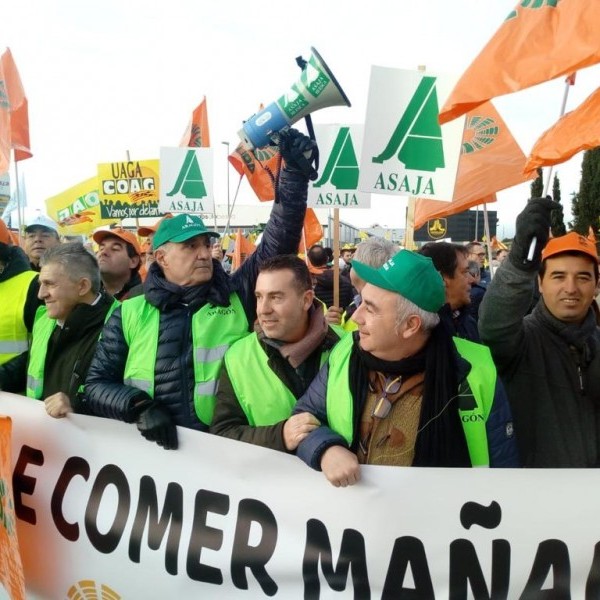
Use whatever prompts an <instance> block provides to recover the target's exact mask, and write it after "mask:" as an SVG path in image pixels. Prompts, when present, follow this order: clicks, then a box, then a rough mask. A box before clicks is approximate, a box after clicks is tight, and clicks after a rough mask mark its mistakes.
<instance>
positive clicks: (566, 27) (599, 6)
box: [439, 0, 600, 123]
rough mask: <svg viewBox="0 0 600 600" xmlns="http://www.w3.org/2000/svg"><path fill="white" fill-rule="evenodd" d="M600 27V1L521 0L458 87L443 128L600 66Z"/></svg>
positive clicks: (449, 102)
mask: <svg viewBox="0 0 600 600" xmlns="http://www.w3.org/2000/svg"><path fill="white" fill-rule="evenodd" d="M599 23H600V2H597V1H596V0H593V1H590V0H560V1H558V0H536V1H535V2H531V1H529V0H527V1H523V0H521V2H519V4H518V5H517V6H516V8H515V9H514V10H512V11H511V12H510V14H509V15H508V16H507V18H506V20H505V21H504V23H503V24H502V25H501V26H500V29H498V31H497V32H496V34H495V35H494V37H493V38H492V39H491V40H490V41H489V42H488V43H487V45H486V46H485V47H484V49H483V50H482V51H481V53H480V54H479V56H477V58H476V59H475V60H474V61H473V62H472V63H471V65H470V66H469V68H468V69H467V70H466V71H465V72H464V74H463V75H462V77H461V78H460V80H459V81H458V83H457V84H456V87H455V88H454V90H453V91H452V93H451V94H450V96H449V98H448V100H447V101H446V103H445V104H444V106H443V108H442V110H441V111H440V118H439V120H440V123H446V122H448V121H451V120H452V119H456V118H457V117H460V116H461V115H464V114H465V113H466V112H469V111H470V110H472V109H473V108H476V107H477V106H479V105H480V104H482V103H483V102H485V101H486V100H490V99H491V98H495V97H497V96H502V95H504V94H510V93H511V92H516V91H518V90H522V89H525V88H528V87H530V86H532V85H536V84H538V83H542V82H543V81H549V80H550V79H554V78H555V77H559V76H561V75H569V74H570V73H572V72H573V71H577V70H579V69H581V68H583V67H587V66H590V65H593V64H596V63H597V62H599V61H600V36H599V35H598V27H597V25H598V24H599Z"/></svg>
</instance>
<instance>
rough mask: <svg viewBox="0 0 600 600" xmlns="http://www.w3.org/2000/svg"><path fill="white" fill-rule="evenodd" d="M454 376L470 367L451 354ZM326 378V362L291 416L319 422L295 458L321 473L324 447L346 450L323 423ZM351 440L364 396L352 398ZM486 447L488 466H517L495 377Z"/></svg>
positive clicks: (509, 422) (509, 417)
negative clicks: (306, 415)
mask: <svg viewBox="0 0 600 600" xmlns="http://www.w3.org/2000/svg"><path fill="white" fill-rule="evenodd" d="M454 360H455V361H456V368H457V375H458V381H459V383H460V382H462V381H463V380H464V379H465V378H466V376H467V374H468V372H469V368H470V365H469V363H468V362H467V361H466V360H464V359H463V358H462V357H460V356H459V355H458V353H455V356H454ZM328 376H329V363H326V364H325V365H323V367H322V369H321V370H320V371H319V374H318V375H317V377H316V378H315V379H314V380H313V382H312V384H311V385H310V387H309V388H308V390H307V391H306V393H305V394H304V395H303V396H302V397H301V398H300V399H299V400H298V402H297V403H296V406H295V408H294V414H297V413H301V412H309V413H311V414H312V415H314V416H315V417H316V418H317V419H319V421H320V422H321V427H318V428H317V429H315V430H313V431H312V432H311V433H309V434H308V436H307V437H306V438H304V440H303V441H302V442H300V444H299V446H298V449H297V451H296V453H297V455H298V456H299V457H300V458H301V459H302V460H303V461H304V462H305V463H306V464H307V465H309V466H310V467H312V468H313V469H316V470H318V471H320V470H321V458H322V456H323V453H324V452H325V450H327V448H329V447H331V446H336V445H337V446H344V447H345V448H348V444H347V443H346V441H345V439H344V438H343V437H342V436H341V435H339V434H338V433H336V432H335V431H333V430H332V429H330V428H329V424H328V420H327V401H326V397H327V379H328ZM353 400H354V411H353V414H354V416H355V422H354V438H353V440H352V444H351V448H353V447H355V446H356V445H357V441H358V440H357V435H358V426H359V419H360V415H361V414H362V410H363V407H364V404H365V402H366V397H364V398H354V399H353ZM486 431H487V438H488V448H489V454H490V466H491V467H520V466H521V464H520V461H519V455H518V450H517V444H516V439H515V435H514V432H513V427H512V414H511V411H510V406H509V404H508V399H507V397H506V393H505V391H504V387H503V385H502V382H501V381H500V379H499V378H497V379H496V393H495V396H494V403H493V406H492V410H491V412H490V415H489V417H488V420H487V422H486Z"/></svg>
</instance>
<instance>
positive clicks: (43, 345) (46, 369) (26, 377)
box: [0, 242, 114, 417]
mask: <svg viewBox="0 0 600 600" xmlns="http://www.w3.org/2000/svg"><path fill="white" fill-rule="evenodd" d="M40 267H41V271H40V289H39V297H40V299H41V300H43V301H44V303H45V305H44V306H40V307H39V308H38V310H37V314H36V317H35V324H34V327H33V336H32V342H31V348H30V350H29V352H25V353H23V354H21V355H19V356H17V357H15V358H13V359H12V360H11V361H9V362H7V363H5V364H4V365H2V366H0V385H1V386H2V389H4V390H6V391H9V392H19V391H21V390H22V389H23V388H24V387H25V382H27V396H29V397H30V398H35V399H37V400H44V403H45V405H46V411H47V412H48V414H49V415H51V416H53V417H64V416H65V415H66V414H67V413H70V412H79V403H78V401H79V396H78V392H79V388H80V386H81V385H82V384H83V382H84V381H85V377H86V374H87V370H88V368H89V365H90V362H91V360H92V356H93V354H94V348H95V347H96V342H97V341H98V336H99V335H100V332H101V331H102V327H103V325H104V321H105V319H106V316H107V314H108V312H109V311H110V309H111V307H112V306H113V302H114V300H113V298H112V296H110V295H108V294H106V293H105V292H101V291H100V271H99V270H98V263H97V262H96V259H95V258H94V257H93V255H92V254H90V253H89V252H88V251H87V250H85V248H84V247H83V246H82V245H81V244H80V243H77V242H73V243H70V244H61V245H59V246H55V247H54V248H51V249H49V250H47V251H46V252H45V254H44V255H43V256H42V257H41V260H40Z"/></svg>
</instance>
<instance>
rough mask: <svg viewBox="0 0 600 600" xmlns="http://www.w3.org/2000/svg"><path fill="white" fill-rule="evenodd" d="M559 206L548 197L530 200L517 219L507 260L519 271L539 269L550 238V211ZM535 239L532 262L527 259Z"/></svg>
mask: <svg viewBox="0 0 600 600" xmlns="http://www.w3.org/2000/svg"><path fill="white" fill-rule="evenodd" d="M559 206H560V205H559V204H558V203H557V202H553V201H552V198H551V197H550V196H546V197H545V198H532V199H531V200H529V202H527V205H526V206H525V208H524V209H523V210H522V211H521V212H520V214H519V216H518V217H517V230H516V233H515V239H514V241H513V243H512V246H511V248H510V253H509V255H508V258H509V259H510V262H511V263H512V264H513V265H514V266H515V267H517V269H520V270H521V271H536V270H537V269H539V266H540V262H541V257H542V250H543V249H544V246H545V245H546V243H547V242H548V237H549V236H550V218H551V214H552V211H553V210H554V209H555V208H558V207H559ZM534 237H535V238H536V244H535V252H534V253H533V258H532V260H528V259H527V255H528V254H529V247H530V246H531V240H532V239H533V238H534Z"/></svg>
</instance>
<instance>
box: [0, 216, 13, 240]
mask: <svg viewBox="0 0 600 600" xmlns="http://www.w3.org/2000/svg"><path fill="white" fill-rule="evenodd" d="M0 242H2V243H3V244H7V245H9V246H11V245H12V236H11V235H10V231H9V230H8V227H7V226H6V223H5V222H4V221H3V220H2V219H0Z"/></svg>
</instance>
